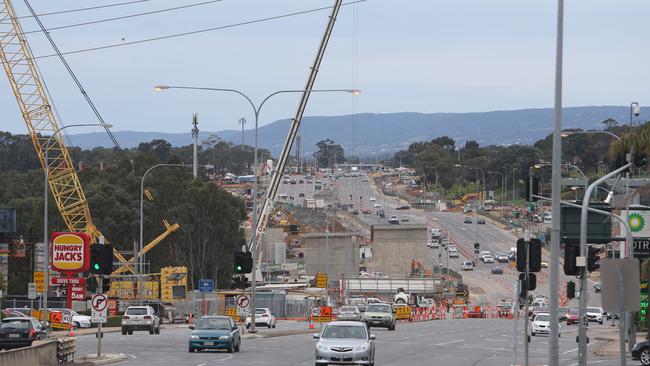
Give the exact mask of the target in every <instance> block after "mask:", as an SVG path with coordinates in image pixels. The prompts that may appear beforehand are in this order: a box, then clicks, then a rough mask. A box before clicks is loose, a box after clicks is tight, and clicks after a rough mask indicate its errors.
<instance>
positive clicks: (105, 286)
mask: <svg viewBox="0 0 650 366" xmlns="http://www.w3.org/2000/svg"><path fill="white" fill-rule="evenodd" d="M110 289H111V280H110V278H104V279H103V280H102V294H107V293H108V292H109V291H110Z"/></svg>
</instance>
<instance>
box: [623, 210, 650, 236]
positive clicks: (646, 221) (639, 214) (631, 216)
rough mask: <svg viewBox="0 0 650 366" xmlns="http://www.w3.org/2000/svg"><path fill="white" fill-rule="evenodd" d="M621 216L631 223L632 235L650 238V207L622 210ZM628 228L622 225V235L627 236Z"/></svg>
mask: <svg viewBox="0 0 650 366" xmlns="http://www.w3.org/2000/svg"><path fill="white" fill-rule="evenodd" d="M621 216H623V217H624V218H625V220H627V224H628V225H630V230H631V231H632V236H633V237H635V238H650V210H648V209H641V208H638V209H631V210H628V211H626V210H621ZM626 231H627V229H626V228H625V227H624V226H621V236H623V237H624V236H625V234H626Z"/></svg>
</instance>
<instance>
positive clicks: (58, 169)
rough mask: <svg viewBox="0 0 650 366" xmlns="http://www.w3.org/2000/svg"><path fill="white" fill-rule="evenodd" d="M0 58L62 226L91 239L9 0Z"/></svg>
mask: <svg viewBox="0 0 650 366" xmlns="http://www.w3.org/2000/svg"><path fill="white" fill-rule="evenodd" d="M0 61H2V67H3V68H4V70H5V73H6V74H7V78H8V79H9V84H10V85H11V89H12V91H13V93H14V96H15V97H16V102H18V107H19V108H20V112H21V114H22V117H23V119H24V121H25V125H27V130H28V131H29V136H30V137H31V139H32V143H33V144H34V148H35V149H36V155H37V156H38V158H39V160H40V162H41V167H42V168H43V169H44V170H45V172H46V173H47V181H48V184H49V186H50V190H51V191H52V195H53V196H54V200H55V202H56V205H57V207H58V209H59V212H60V213H61V217H62V218H63V221H64V223H65V225H66V227H67V228H68V229H69V230H70V231H75V232H86V233H88V234H89V235H90V237H91V238H92V240H93V242H96V241H97V238H99V237H100V236H102V233H101V232H100V231H99V230H98V229H97V227H95V225H94V224H93V221H92V218H91V216H90V209H89V207H88V201H87V200H86V195H85V194H84V191H83V189H82V188H81V183H80V182H79V177H78V176H77V171H76V170H75V168H74V164H73V163H72V159H71V158H70V155H69V154H68V149H67V147H66V146H65V143H64V142H63V140H62V139H61V136H60V130H59V125H58V123H57V121H56V118H55V116H54V110H53V108H52V106H51V104H50V102H49V100H48V97H47V94H46V93H45V88H44V86H43V82H42V81H41V78H40V76H39V74H38V69H37V67H36V63H35V62H34V56H33V55H32V53H31V50H30V48H29V44H28V43H27V39H26V38H25V34H24V33H23V30H22V27H21V25H20V22H19V21H18V16H17V15H16V10H15V9H14V7H13V5H12V4H11V1H10V0H3V1H2V5H0ZM49 136H51V137H49ZM45 240H47V238H45ZM114 254H115V257H116V258H117V259H118V260H119V261H120V262H126V259H125V258H124V257H123V256H122V255H121V254H120V253H118V252H117V251H115V253H114ZM130 271H131V272H133V268H130Z"/></svg>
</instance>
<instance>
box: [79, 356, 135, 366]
mask: <svg viewBox="0 0 650 366" xmlns="http://www.w3.org/2000/svg"><path fill="white" fill-rule="evenodd" d="M126 359H127V356H126V355H125V354H123V353H117V354H110V353H104V354H102V355H101V357H97V355H96V354H92V355H87V356H82V357H77V358H76V359H75V361H74V364H75V365H81V366H90V365H108V364H111V363H116V362H120V361H123V360H126Z"/></svg>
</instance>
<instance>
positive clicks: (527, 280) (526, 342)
mask: <svg viewBox="0 0 650 366" xmlns="http://www.w3.org/2000/svg"><path fill="white" fill-rule="evenodd" d="M524 242H525V243H526V271H525V272H524V278H525V280H524V282H525V283H524V284H523V286H526V287H525V288H526V297H525V298H524V366H528V346H529V343H530V341H529V338H528V320H529V316H528V288H529V284H530V278H529V273H528V269H529V264H530V256H529V254H530V232H529V231H528V230H526V231H525V232H524Z"/></svg>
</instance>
